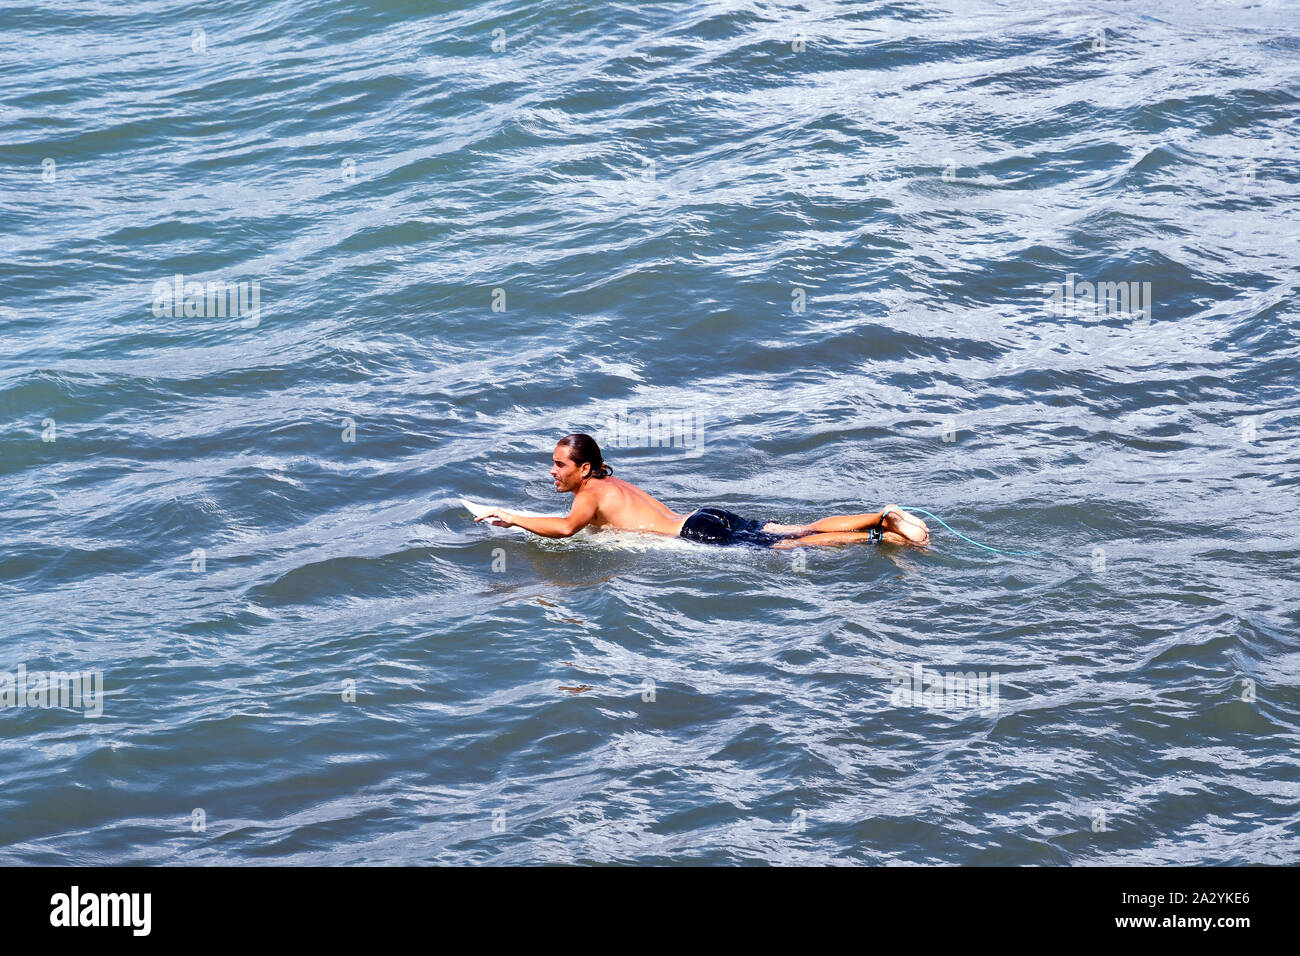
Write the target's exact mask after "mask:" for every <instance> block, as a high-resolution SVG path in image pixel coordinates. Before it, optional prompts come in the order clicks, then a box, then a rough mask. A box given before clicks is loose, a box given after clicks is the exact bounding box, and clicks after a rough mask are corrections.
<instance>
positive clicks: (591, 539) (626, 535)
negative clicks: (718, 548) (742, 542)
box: [460, 498, 741, 552]
mask: <svg viewBox="0 0 1300 956" xmlns="http://www.w3.org/2000/svg"><path fill="white" fill-rule="evenodd" d="M460 503H461V506H462V507H464V509H465V510H466V511H468V512H469V513H470V514H472V515H473V516H474V517H475V518H477V517H478V516H479V515H483V514H487V513H488V512H489V511H491V510H492V509H493V508H500V507H503V506H502V505H489V504H484V503H482V502H479V501H470V500H469V499H468V498H461V499H460ZM505 510H506V511H512V512H514V513H515V514H517V515H524V516H525V517H528V518H563V517H564V515H557V514H542V513H541V512H538V511H520V510H519V509H518V508H506V509H505ZM488 525H491V526H492V527H494V528H500V527H501V526H500V525H499V524H494V523H493V522H491V521H484V522H483V523H482V526H483V527H486V526H488ZM506 530H508V531H517V532H518V533H519V534H528V533H529V532H528V531H527V530H525V529H524V528H520V527H517V526H516V527H513V528H508V529H506ZM578 538H582V539H585V540H586V542H588V544H587V546H590V545H591V544H592V543H595V542H596V541H597V540H599V542H600V543H599V545H598V546H599V547H601V548H605V549H610V550H614V551H638V552H646V551H649V550H651V549H654V550H656V551H657V550H672V551H698V550H701V549H705V550H709V549H711V548H712V545H707V544H700V543H699V542H697V541H688V540H686V539H685V538H678V537H672V536H666V535H661V534H641V533H638V532H636V531H602V532H600V533H599V534H594V535H590V536H588V532H587V531H586V530H583V531H579V532H578V535H577V537H576V538H569V539H567V540H565V541H563V542H557V543H561V544H563V545H565V546H568V545H569V543H570V542H574V543H576V542H577V540H578ZM538 540H539V541H542V540H544V539H540V538H539V539H538ZM736 550H737V551H739V550H741V549H739V548H737V549H736Z"/></svg>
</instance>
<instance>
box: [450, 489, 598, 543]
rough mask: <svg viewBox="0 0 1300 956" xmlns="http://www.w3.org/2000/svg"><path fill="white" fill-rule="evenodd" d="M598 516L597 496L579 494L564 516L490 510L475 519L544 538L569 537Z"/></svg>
mask: <svg viewBox="0 0 1300 956" xmlns="http://www.w3.org/2000/svg"><path fill="white" fill-rule="evenodd" d="M595 517H596V498H595V496H594V495H592V496H588V495H581V494H580V495H578V496H577V497H576V498H574V499H573V510H572V511H570V512H569V513H568V515H566V516H565V517H563V518H528V517H525V516H523V515H517V514H514V513H513V512H510V511H501V510H495V511H489V512H488V513H487V514H485V515H483V516H482V517H479V518H475V519H474V520H475V521H492V520H493V519H496V520H497V521H500V522H504V523H505V527H507V528H508V527H511V526H513V527H517V528H523V529H524V530H525V531H531V532H532V533H533V534H539V535H541V536H542V537H543V538H568V537H571V536H572V535H575V534H577V533H578V532H579V531H581V530H582V529H583V528H585V527H587V525H589V524H591V521H592V519H593V518H595Z"/></svg>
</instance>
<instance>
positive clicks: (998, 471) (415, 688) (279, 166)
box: [0, 0, 1300, 865]
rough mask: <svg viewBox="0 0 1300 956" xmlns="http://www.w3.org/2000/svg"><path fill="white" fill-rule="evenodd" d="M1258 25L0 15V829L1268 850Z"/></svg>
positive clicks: (1271, 167)
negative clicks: (641, 514)
mask: <svg viewBox="0 0 1300 956" xmlns="http://www.w3.org/2000/svg"><path fill="white" fill-rule="evenodd" d="M1297 22H1300V20H1297V17H1296V6H1295V4H1294V3H1292V2H1290V0H1282V2H1266V0H1261V2H1253V3H1252V2H1246V0H1239V2H1214V3H1210V2H1199V0H1185V2H1170V0H1155V2H1143V3H1135V2H1113V3H1101V2H1080V3H1074V2H1063V3H1050V4H1036V5H1035V4H1030V5H1025V4H1023V3H1015V2H991V0H990V2H951V3H942V2H941V3H929V2H927V3H920V2H886V3H866V2H823V0H802V2H786V0H780V2H777V0H742V2H724V0H717V2H700V3H578V2H547V3H526V2H514V0H497V2H473V3H469V2H466V3H414V2H364V0H363V2H352V0H349V2H338V0H311V2H309V0H271V2H251V0H248V2H234V0H219V2H217V0H214V2H204V3H192V4H173V3H162V2H156V0H152V2H151V0H145V2H130V3H127V2H121V3H118V2H112V3H109V2H105V3H93V2H82V3H48V2H47V3H40V4H36V3H30V2H21V0H20V2H16V3H10V4H8V5H7V6H5V7H4V9H3V11H0V54H2V55H0V253H2V254H0V344H2V346H3V347H2V348H0V495H3V498H2V500H3V507H0V703H3V704H4V706H3V707H0V728H2V729H3V733H2V734H0V741H2V742H3V753H2V757H0V767H2V769H0V861H2V862H4V863H8V864H19V863H21V864H32V863H45V864H212V863H227V864H228V863H290V864H300V863H331V864H352V863H367V864H373V863H383V864H412V863H454V864H471V863H488V864H520V863H570V862H577V863H637V864H649V863H670V862H671V863H709V864H729V863H780V864H822V863H871V864H884V863H889V864H932V863H940V864H1049V865H1055V864H1072V865H1111V864H1132V863H1140V864H1166V863H1206V864H1242V863H1295V862H1296V861H1297V859H1300V760H1298V759H1297V745H1298V744H1300V638H1298V636H1297V632H1298V630H1300V628H1298V625H1300V610H1298V604H1297V590H1298V589H1300V561H1298V560H1297V559H1300V530H1298V529H1297V521H1296V516H1297V511H1298V510H1300V509H1298V508H1297V489H1298V486H1300V436H1298V435H1297V425H1298V424H1300V415H1298V413H1297V408H1298V406H1300V401H1298V399H1300V388H1298V384H1297V383H1298V375H1297V372H1298V371H1300V361H1298V359H1300V348H1298V347H1297V342H1296V332H1297V328H1300V316H1298V312H1297V309H1298V306H1300V271H1298V269H1297V263H1298V262H1300V221H1298V220H1300V217H1298V216H1297V209H1298V208H1300V207H1298V204H1297V201H1298V200H1300V167H1298V163H1297V152H1296V150H1297V145H1298V143H1300V128H1298V125H1297V122H1298V120H1297V104H1298V103H1300V84H1298V81H1300V34H1298V33H1297V30H1296V23H1297ZM177 276H181V277H183V278H181V279H180V280H177V279H176V278H175V277H177ZM177 281H179V282H180V283H181V285H180V292H181V295H180V298H179V300H178V301H179V303H180V306H181V307H180V308H179V309H175V308H172V306H173V305H175V304H176V303H175V302H173V299H174V298H175V297H174V296H173V295H172V291H171V290H172V289H173V288H174V283H175V282H177ZM187 282H199V283H204V284H205V285H204V290H205V295H204V296H203V297H202V298H198V297H194V296H192V295H189V293H188V292H187V289H186V285H185V283H187ZM1102 282H1106V283H1122V284H1123V285H1122V287H1118V288H1119V291H1115V289H1116V288H1117V287H1112V293H1113V294H1112V297H1111V298H1110V299H1107V300H1103V301H1102V302H1101V303H1096V302H1090V301H1089V300H1088V297H1087V291H1086V290H1095V286H1096V284H1097V283H1102ZM209 283H210V284H212V286H213V288H214V289H215V288H216V284H217V283H228V284H230V285H232V286H233V287H234V288H236V289H237V290H239V292H240V293H242V295H243V298H242V300H241V299H240V297H239V295H238V294H237V295H236V296H234V297H233V299H229V298H223V299H222V300H221V302H222V304H223V305H224V306H226V307H227V308H226V310H225V311H224V312H221V313H219V312H218V311H217V308H216V304H217V298H216V296H215V295H214V296H213V298H212V300H211V301H209V299H208V297H207V295H206V290H207V284H209ZM241 283H242V284H243V285H242V286H241V285H240V284H241ZM254 283H256V285H254ZM1067 290H1068V291H1067ZM1057 292H1059V295H1058V294H1057ZM1121 292H1122V293H1123V294H1128V295H1129V300H1128V301H1127V302H1125V301H1123V300H1121V299H1119V298H1118V296H1119V295H1120V294H1121ZM187 296H188V298H187ZM241 301H242V305H243V308H242V309H240V310H239V312H238V314H237V315H235V314H231V313H232V310H231V309H230V308H229V306H230V305H231V304H232V302H233V304H234V305H235V306H239V305H240V304H241ZM187 302H188V303H189V308H188V309H187V308H186V307H185V304H186V303H187ZM1139 305H1140V306H1141V307H1140V308H1139V307H1138V306H1139ZM642 423H653V424H654V425H655V429H656V434H660V433H666V434H670V435H672V436H673V437H674V438H675V439H676V440H677V441H676V443H675V444H672V445H668V446H663V445H660V444H658V443H657V442H655V441H653V440H651V436H650V435H649V434H642V429H641V424H642ZM574 431H581V432H587V433H590V434H592V435H594V436H596V437H597V438H598V439H600V440H602V441H603V442H604V446H605V451H606V457H607V460H608V461H609V462H610V463H611V465H612V466H613V467H614V470H615V473H616V474H617V475H618V476H620V477H622V478H625V479H627V480H630V481H633V482H635V483H636V484H638V485H640V486H641V487H643V488H645V489H646V490H648V491H649V492H651V493H652V494H654V495H656V496H657V497H659V498H660V499H661V500H663V501H664V502H665V503H667V504H668V505H669V506H670V507H673V508H675V509H676V510H678V511H682V512H685V511H689V510H691V509H693V508H695V507H699V506H704V505H711V506H715V507H723V508H727V509H730V510H733V511H737V512H739V513H741V514H743V515H746V516H749V517H759V518H767V519H773V520H778V521H807V520H811V519H813V518H817V517H821V516H824V515H828V514H838V513H852V512H860V511H866V510H876V509H878V508H879V507H881V506H883V505H885V504H888V503H891V502H898V503H902V504H906V505H915V506H918V507H922V508H926V509H928V510H930V511H932V512H934V513H935V514H937V515H939V516H941V517H942V518H943V519H944V520H945V521H947V522H948V523H949V524H951V525H952V526H953V528H955V529H956V530H958V531H960V532H962V533H963V534H966V535H968V536H970V537H971V538H973V539H975V540H977V541H979V542H981V543H985V544H990V545H992V546H994V547H999V548H1002V549H1005V550H1023V551H1033V552H1038V553H1039V554H1037V555H1036V556H1033V557H1018V556H1011V555H1001V554H995V553H992V552H989V551H982V550H980V549H978V548H975V547H973V546H971V545H969V544H967V543H965V542H963V541H962V540H961V539H959V538H956V537H954V536H953V535H951V534H949V533H947V532H946V531H945V530H944V529H943V528H941V527H938V526H937V525H936V524H935V522H931V526H932V527H933V528H934V531H935V534H934V538H935V540H934V546H933V547H932V548H930V549H929V550H925V551H918V550H910V549H899V548H894V547H888V546H884V547H873V546H858V547H849V548H840V549H826V550H816V551H806V552H793V553H790V552H786V553H772V552H765V551H758V550H748V549H720V548H709V547H706V546H703V545H695V544H690V543H682V542H678V541H672V540H667V539H647V538H644V537H642V536H636V535H587V534H583V535H579V536H577V537H575V538H573V539H569V540H555V541H553V540H539V539H536V538H530V537H528V536H525V535H520V534H518V533H514V532H507V531H501V530H496V529H491V528H487V527H484V526H481V525H475V524H473V523H472V522H471V521H470V520H469V516H468V515H467V514H466V513H465V512H464V511H463V510H462V508H461V507H460V504H459V499H461V498H462V497H465V498H471V499H476V500H482V501H489V502H499V503H502V504H504V505H505V506H506V507H514V508H518V509H526V510H534V511H562V510H563V509H564V507H565V501H564V500H561V498H560V496H557V495H556V494H555V493H554V491H553V490H552V489H551V486H550V482H549V480H548V477H547V470H548V468H549V465H550V457H551V451H552V448H553V447H554V444H555V441H556V440H557V439H558V438H559V437H560V436H562V435H564V434H566V433H569V432H574ZM648 431H649V429H648V427H647V432H648ZM49 671H59V672H76V673H77V674H84V675H91V674H97V675H99V679H101V680H102V687H103V697H102V699H101V700H100V701H99V703H100V705H102V713H100V714H98V715H94V714H93V713H92V712H91V708H90V707H89V706H87V705H86V701H84V700H83V702H82V705H83V706H82V707H81V709H78V708H77V707H75V706H73V705H72V703H71V701H70V700H69V701H60V702H59V703H60V706H53V707H43V706H40V704H41V702H42V697H41V696H39V695H36V696H32V695H31V692H30V691H29V694H28V695H27V696H26V697H24V695H23V694H21V693H20V692H19V691H20V685H21V684H22V683H23V682H29V681H32V680H36V681H37V682H38V683H39V680H43V679H44V678H43V677H41V676H40V675H44V674H45V673H46V672H49ZM918 672H919V673H920V674H921V675H922V690H924V688H925V681H926V680H928V679H929V678H928V676H927V675H936V674H937V675H939V678H940V679H947V680H949V682H950V683H951V680H952V675H955V674H973V675H975V676H976V677H977V679H979V680H982V681H984V683H983V684H981V685H980V686H981V687H982V688H983V689H984V693H983V696H981V697H978V705H973V704H972V700H973V699H975V698H960V697H958V696H955V695H954V696H949V697H943V698H939V699H936V698H935V697H934V696H933V695H932V696H929V697H927V696H926V695H925V694H924V693H922V694H920V695H918V696H916V697H912V696H911V695H910V694H909V693H907V691H908V690H909V688H910V687H911V683H910V682H911V680H912V676H913V675H915V674H917V673H918ZM34 675H36V676H34ZM87 679H88V681H90V683H89V684H88V685H87V686H93V680H91V679H90V678H89V677H88V678H87ZM995 679H996V684H993V683H992V682H993V681H994V680H995ZM30 686H32V685H31V684H29V687H30ZM931 689H933V688H931ZM6 693H7V694H8V696H5V695H6ZM44 700H45V702H48V696H46V697H45V698H44ZM65 703H66V704H67V706H62V705H63V704H65Z"/></svg>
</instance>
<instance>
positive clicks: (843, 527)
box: [763, 505, 930, 547]
mask: <svg viewBox="0 0 1300 956" xmlns="http://www.w3.org/2000/svg"><path fill="white" fill-rule="evenodd" d="M882 514H883V515H884V516H885V520H884V523H883V524H882V523H881V520H880V516H881V515H882ZM878 525H879V526H880V531H881V538H882V540H884V541H886V542H888V543H889V544H928V543H929V541H930V529H929V528H928V527H927V526H926V524H925V522H924V521H922V520H921V519H920V518H918V517H916V516H915V515H911V514H908V513H907V512H906V511H904V510H903V509H902V508H900V507H898V505H890V506H889V507H887V508H885V509H884V510H883V511H868V512H866V513H865V514H860V515H832V516H831V517H829V518H821V519H819V520H817V521H814V522H813V523H812V524H803V525H798V524H776V523H775V522H771V521H769V522H768V523H767V524H765V525H763V530H764V531H772V532H774V533H776V534H784V535H789V536H790V537H791V538H795V539H803V538H805V537H807V536H808V535H811V534H824V533H844V532H859V531H869V530H871V529H872V528H875V527H876V526H878ZM848 540H858V539H856V538H853V539H845V541H848ZM845 541H826V542H824V543H826V544H843V543H845ZM785 546H786V547H790V546H791V545H785Z"/></svg>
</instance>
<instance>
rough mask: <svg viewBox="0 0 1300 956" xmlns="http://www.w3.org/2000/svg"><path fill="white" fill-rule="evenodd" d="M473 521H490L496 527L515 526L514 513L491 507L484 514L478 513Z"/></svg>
mask: <svg viewBox="0 0 1300 956" xmlns="http://www.w3.org/2000/svg"><path fill="white" fill-rule="evenodd" d="M474 521H475V522H476V523H477V522H479V521H491V522H492V523H493V524H494V525H496V526H497V527H498V528H513V527H514V526H515V516H514V514H513V513H512V512H509V511H502V510H501V509H499V508H496V509H493V510H492V511H489V512H487V513H486V514H483V515H479V516H478V517H477V518H475V519H474Z"/></svg>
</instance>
